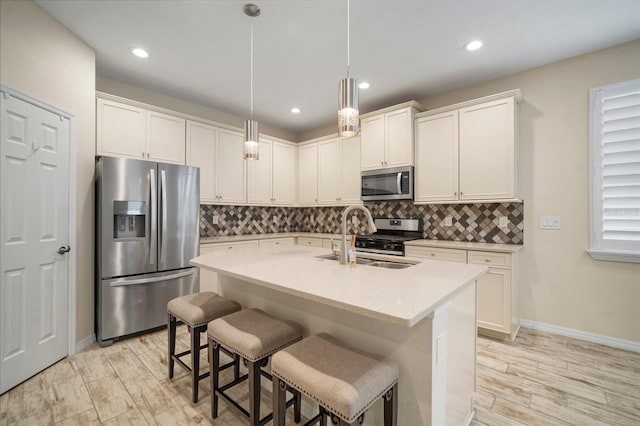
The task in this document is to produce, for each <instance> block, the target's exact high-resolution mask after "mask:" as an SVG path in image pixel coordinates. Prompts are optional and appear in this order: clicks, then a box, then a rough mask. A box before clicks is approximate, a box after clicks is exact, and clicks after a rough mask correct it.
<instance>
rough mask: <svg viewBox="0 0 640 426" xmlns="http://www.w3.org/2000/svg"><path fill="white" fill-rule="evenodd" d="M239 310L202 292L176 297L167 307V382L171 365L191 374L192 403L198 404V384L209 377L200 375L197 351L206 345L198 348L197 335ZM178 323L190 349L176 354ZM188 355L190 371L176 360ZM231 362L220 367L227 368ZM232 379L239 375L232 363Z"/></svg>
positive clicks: (208, 292) (171, 369)
mask: <svg viewBox="0 0 640 426" xmlns="http://www.w3.org/2000/svg"><path fill="white" fill-rule="evenodd" d="M240 309H241V306H240V304H239V303H238V302H236V301H234V300H230V299H225V298H224V297H222V296H220V295H218V294H217V293H214V292H212V291H203V292H200V293H194V294H188V295H186V296H180V297H176V298H175V299H172V300H170V301H169V303H167V315H168V324H167V325H168V328H169V354H168V356H167V358H168V360H169V378H170V379H171V378H173V368H174V363H175V362H177V363H178V364H180V365H181V366H182V367H183V368H184V369H186V370H187V371H189V373H190V374H191V389H192V395H193V402H194V403H195V402H198V383H199V382H200V380H202V379H204V378H206V377H207V376H209V372H206V373H204V374H202V375H201V374H200V350H201V349H204V348H206V347H207V345H206V344H205V345H202V346H200V333H204V332H205V331H207V324H208V323H209V322H210V321H212V320H214V319H216V318H219V317H222V316H225V315H228V314H231V313H233V312H237V311H239V310H240ZM177 320H180V321H182V322H183V323H184V324H186V325H187V327H188V329H189V333H190V334H191V348H190V349H189V350H186V351H184V352H180V353H179V354H176V353H175V352H176V322H177ZM188 354H191V367H189V366H188V365H187V364H185V363H184V362H183V361H182V360H181V359H180V357H183V356H185V355H188ZM232 365H234V362H231V363H228V364H226V365H224V366H223V367H224V368H228V367H231V366H232ZM235 367H236V376H237V375H238V373H239V364H238V360H237V359H235Z"/></svg>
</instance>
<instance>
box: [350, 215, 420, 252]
mask: <svg viewBox="0 0 640 426" xmlns="http://www.w3.org/2000/svg"><path fill="white" fill-rule="evenodd" d="M374 222H375V225H376V228H378V231H377V232H375V233H374V234H371V235H358V236H356V251H360V252H366V253H379V254H393V255H396V256H404V242H405V241H411V240H419V239H421V238H422V237H423V235H422V219H399V218H377V219H374Z"/></svg>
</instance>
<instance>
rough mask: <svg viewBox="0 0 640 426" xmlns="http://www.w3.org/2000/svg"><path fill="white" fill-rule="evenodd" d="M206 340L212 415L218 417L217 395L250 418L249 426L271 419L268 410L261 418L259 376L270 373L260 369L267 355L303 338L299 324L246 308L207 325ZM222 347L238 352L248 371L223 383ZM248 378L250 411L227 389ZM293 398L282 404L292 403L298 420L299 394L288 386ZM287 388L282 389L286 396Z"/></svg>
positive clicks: (265, 362) (267, 358)
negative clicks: (220, 382)
mask: <svg viewBox="0 0 640 426" xmlns="http://www.w3.org/2000/svg"><path fill="white" fill-rule="evenodd" d="M207 338H208V342H209V347H210V350H209V357H210V358H209V365H211V417H212V418H214V419H215V418H216V417H218V397H222V398H223V399H224V400H225V401H227V402H228V403H229V404H231V406H232V407H234V408H236V409H237V410H238V411H239V412H241V413H242V414H244V415H245V416H246V417H247V418H248V419H249V424H250V425H252V426H258V425H263V424H265V423H267V422H269V421H270V420H271V418H272V413H269V414H268V415H267V416H265V417H264V418H263V419H260V388H261V385H260V377H261V376H264V377H266V378H268V379H269V380H272V377H271V374H269V373H268V372H266V371H264V370H263V369H262V368H263V367H266V366H267V363H268V362H269V356H271V355H272V354H274V353H275V352H277V351H279V350H280V349H282V348H285V347H287V346H289V345H291V344H292V343H295V342H297V341H299V340H300V339H302V331H301V327H300V326H299V325H297V324H293V323H288V322H284V321H280V320H277V319H275V318H272V317H270V316H268V315H267V314H266V313H265V312H264V311H262V310H260V309H245V310H242V311H240V312H236V313H233V314H231V315H227V316H225V317H222V318H218V319H216V320H214V321H211V322H210V323H209V326H208V327H207ZM221 346H224V347H225V348H227V349H229V350H230V351H231V352H233V353H234V354H237V355H239V356H240V357H241V358H242V359H243V360H244V362H245V364H246V365H247V368H248V370H249V371H248V374H245V375H243V376H242V377H239V378H235V379H234V380H233V381H231V382H229V383H227V384H226V385H224V386H220V384H219V374H220V368H219V363H220V348H221ZM247 379H248V380H249V411H247V410H245V409H244V408H243V407H241V406H240V405H239V404H238V403H237V402H236V401H234V400H233V399H232V398H231V397H230V396H229V395H227V393H226V391H227V390H228V389H230V388H231V387H233V386H235V385H237V384H239V383H242V382H243V381H245V380H247ZM289 390H290V391H291V392H292V393H293V398H291V399H290V400H289V401H287V402H283V405H285V406H290V405H292V404H293V405H294V418H295V421H296V423H298V422H299V421H300V399H301V396H300V393H299V392H296V391H293V390H291V389H289ZM285 391H286V389H285V390H284V391H283V396H282V397H283V400H284V399H285V395H284V393H285Z"/></svg>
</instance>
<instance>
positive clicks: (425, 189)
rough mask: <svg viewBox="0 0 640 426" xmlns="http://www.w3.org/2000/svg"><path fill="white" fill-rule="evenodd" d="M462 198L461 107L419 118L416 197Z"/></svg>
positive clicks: (430, 198)
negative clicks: (459, 159)
mask: <svg viewBox="0 0 640 426" xmlns="http://www.w3.org/2000/svg"><path fill="white" fill-rule="evenodd" d="M457 199H458V111H449V112H444V113H442V114H436V115H432V116H428V117H422V118H419V119H417V120H416V167H415V201H446V200H457Z"/></svg>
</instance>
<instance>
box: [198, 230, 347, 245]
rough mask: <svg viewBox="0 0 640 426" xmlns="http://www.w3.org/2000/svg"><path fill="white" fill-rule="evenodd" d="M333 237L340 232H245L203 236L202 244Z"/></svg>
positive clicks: (338, 237) (336, 236) (337, 237)
mask: <svg viewBox="0 0 640 426" xmlns="http://www.w3.org/2000/svg"><path fill="white" fill-rule="evenodd" d="M297 237H307V238H333V239H335V240H339V239H340V238H341V237H340V234H327V233H319V232H276V233H271V234H244V235H222V236H219V237H202V238H200V244H212V243H230V242H234V241H252V240H268V239H271V238H297Z"/></svg>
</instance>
